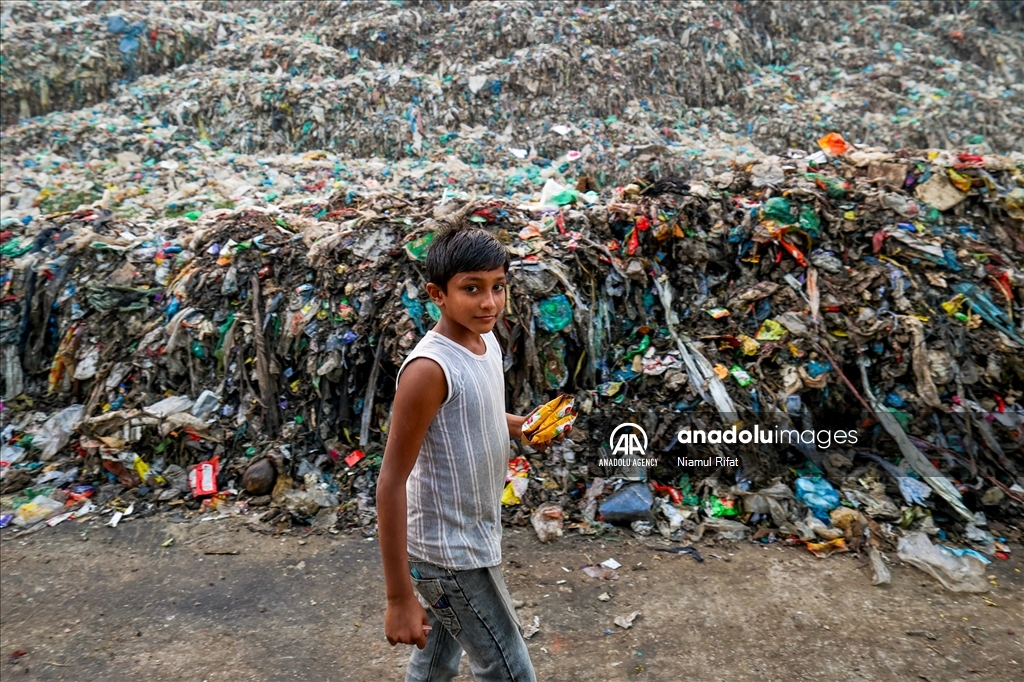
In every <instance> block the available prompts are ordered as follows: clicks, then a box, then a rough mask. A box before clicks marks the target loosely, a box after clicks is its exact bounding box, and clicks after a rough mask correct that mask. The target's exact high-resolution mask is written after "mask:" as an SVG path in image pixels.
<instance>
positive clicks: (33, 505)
mask: <svg viewBox="0 0 1024 682" xmlns="http://www.w3.org/2000/svg"><path fill="white" fill-rule="evenodd" d="M63 508H64V505H63V504H61V503H60V502H58V501H57V500H54V499H52V498H49V497H47V496H46V495H36V496H35V497H34V498H32V501H31V502H29V503H27V504H23V505H21V506H20V507H18V513H17V514H16V515H15V517H14V525H16V526H20V527H22V528H25V527H27V526H31V525H34V524H37V523H39V522H40V521H45V520H46V519H48V518H50V517H51V516H53V515H54V514H56V513H58V512H59V511H60V510H62V509H63Z"/></svg>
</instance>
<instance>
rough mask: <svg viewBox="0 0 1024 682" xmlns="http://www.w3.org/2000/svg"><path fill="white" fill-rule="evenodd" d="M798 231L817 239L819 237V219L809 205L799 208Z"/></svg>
mask: <svg viewBox="0 0 1024 682" xmlns="http://www.w3.org/2000/svg"><path fill="white" fill-rule="evenodd" d="M798 222H799V223H800V229H801V230H803V231H804V232H806V233H807V234H809V235H811V236H812V237H814V238H815V239H817V238H818V237H819V236H820V235H821V218H819V217H818V214H817V213H816V212H815V210H814V208H813V207H812V206H810V205H809V204H804V205H803V206H801V207H800V218H799V220H798Z"/></svg>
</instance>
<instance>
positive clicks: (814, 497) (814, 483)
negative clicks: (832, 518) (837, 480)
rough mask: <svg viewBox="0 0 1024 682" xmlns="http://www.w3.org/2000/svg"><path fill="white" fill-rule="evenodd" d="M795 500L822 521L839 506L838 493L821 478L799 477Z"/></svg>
mask: <svg viewBox="0 0 1024 682" xmlns="http://www.w3.org/2000/svg"><path fill="white" fill-rule="evenodd" d="M796 499H798V500H800V502H802V503H803V504H804V505H805V506H807V507H808V508H809V509H811V511H813V512H814V515H815V516H817V517H818V518H819V519H821V520H822V521H824V520H825V519H827V518H828V512H830V511H832V510H833V509H835V508H836V507H838V506H839V493H838V492H837V491H836V489H835V488H833V487H832V484H831V483H829V482H828V481H826V480H825V479H823V478H819V479H817V480H815V479H812V478H807V477H806V476H801V477H800V478H798V479H796Z"/></svg>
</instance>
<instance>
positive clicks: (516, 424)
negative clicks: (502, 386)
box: [505, 412, 526, 440]
mask: <svg viewBox="0 0 1024 682" xmlns="http://www.w3.org/2000/svg"><path fill="white" fill-rule="evenodd" d="M525 421H526V417H517V416H516V415H514V414H509V413H508V412H506V413H505V423H506V424H508V437H509V438H511V439H512V440H519V439H520V438H522V437H523V422H525Z"/></svg>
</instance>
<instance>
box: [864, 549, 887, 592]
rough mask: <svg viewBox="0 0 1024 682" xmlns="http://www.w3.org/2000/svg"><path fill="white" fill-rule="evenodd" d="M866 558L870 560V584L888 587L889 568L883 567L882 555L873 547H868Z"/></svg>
mask: <svg viewBox="0 0 1024 682" xmlns="http://www.w3.org/2000/svg"><path fill="white" fill-rule="evenodd" d="M868 558H869V559H871V574H872V575H871V584H872V585H888V584H889V582H890V581H891V580H892V574H891V573H889V567H888V566H886V565H885V559H883V558H882V553H881V552H879V551H878V550H877V549H875V548H874V547H868Z"/></svg>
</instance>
